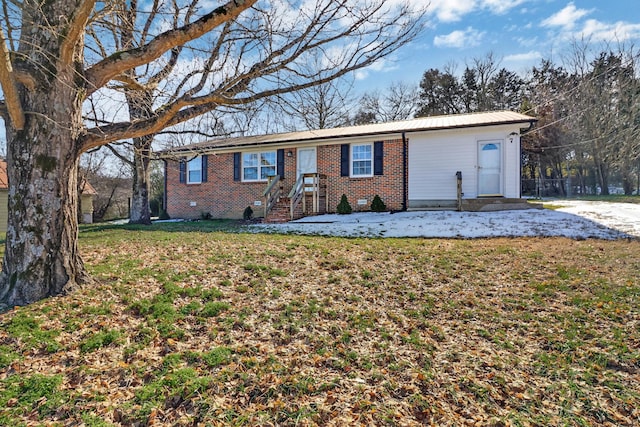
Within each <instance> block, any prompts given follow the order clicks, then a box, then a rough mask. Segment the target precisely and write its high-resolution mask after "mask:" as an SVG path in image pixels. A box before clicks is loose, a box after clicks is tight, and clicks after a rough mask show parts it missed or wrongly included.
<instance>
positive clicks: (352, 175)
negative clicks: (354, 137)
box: [349, 142, 374, 178]
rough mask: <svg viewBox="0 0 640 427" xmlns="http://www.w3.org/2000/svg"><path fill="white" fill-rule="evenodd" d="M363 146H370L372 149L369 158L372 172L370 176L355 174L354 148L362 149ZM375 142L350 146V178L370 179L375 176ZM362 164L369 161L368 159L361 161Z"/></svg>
mask: <svg viewBox="0 0 640 427" xmlns="http://www.w3.org/2000/svg"><path fill="white" fill-rule="evenodd" d="M362 146H369V147H370V153H371V157H370V158H369V162H370V170H371V172H370V173H368V174H355V173H353V162H354V160H353V147H362ZM373 157H374V154H373V142H367V143H359V144H349V177H350V178H370V177H372V176H373ZM359 161H361V162H365V161H367V160H366V159H364V160H359Z"/></svg>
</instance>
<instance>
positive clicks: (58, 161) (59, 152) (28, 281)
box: [0, 83, 87, 307]
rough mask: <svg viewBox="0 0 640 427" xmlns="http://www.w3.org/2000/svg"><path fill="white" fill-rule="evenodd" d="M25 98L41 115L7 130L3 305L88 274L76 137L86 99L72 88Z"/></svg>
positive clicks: (71, 284)
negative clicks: (81, 238)
mask: <svg viewBox="0 0 640 427" xmlns="http://www.w3.org/2000/svg"><path fill="white" fill-rule="evenodd" d="M57 86H64V85H63V84H62V83H60V84H59V85H57ZM25 98H26V99H25V100H26V101H27V102H25V104H26V108H25V110H26V111H35V112H37V113H38V114H29V115H27V121H26V125H25V128H24V130H22V131H19V132H15V131H9V132H8V133H7V142H8V147H7V148H8V150H7V154H8V158H7V174H8V178H9V205H8V208H9V212H8V214H9V221H8V228H7V238H6V250H5V254H4V261H3V265H2V274H1V276H0V304H2V305H7V306H10V307H11V306H15V305H25V304H29V303H32V302H35V301H38V300H40V299H43V298H45V297H48V296H52V295H58V294H61V293H64V292H67V291H70V290H73V289H75V288H76V287H78V285H80V284H81V283H83V282H85V281H86V280H87V276H86V274H85V271H84V266H83V263H82V260H81V258H80V254H79V252H78V245H77V237H78V215H77V211H78V194H77V181H78V159H79V152H78V150H77V148H76V147H75V144H74V142H73V141H75V140H76V138H77V132H78V130H79V129H81V117H80V114H79V112H80V105H79V103H78V104H76V103H75V102H73V101H74V98H75V97H74V96H73V94H69V93H68V89H67V88H65V87H62V88H60V87H58V88H53V89H52V90H51V91H50V93H42V92H40V93H34V94H30V95H29V96H27V97H25ZM69 98H70V99H71V101H72V102H69ZM69 112H70V113H71V114H69Z"/></svg>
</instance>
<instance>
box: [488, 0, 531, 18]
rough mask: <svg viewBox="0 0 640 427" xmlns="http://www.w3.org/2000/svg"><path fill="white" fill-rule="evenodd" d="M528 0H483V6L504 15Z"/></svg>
mask: <svg viewBox="0 0 640 427" xmlns="http://www.w3.org/2000/svg"><path fill="white" fill-rule="evenodd" d="M527 1H528V0H482V1H481V2H480V3H481V4H482V7H483V8H486V9H489V10H490V11H491V12H492V13H494V14H496V15H504V14H505V13H507V12H509V11H510V10H511V9H513V8H514V7H517V6H520V5H521V4H523V3H526V2H527Z"/></svg>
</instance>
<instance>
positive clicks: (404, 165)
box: [402, 132, 409, 211]
mask: <svg viewBox="0 0 640 427" xmlns="http://www.w3.org/2000/svg"><path fill="white" fill-rule="evenodd" d="M407 148H408V147H407V135H406V133H405V132H402V210H403V211H406V210H407V187H408V185H409V183H408V181H409V174H408V173H407V169H408V168H407V159H408V156H407V151H408V150H407Z"/></svg>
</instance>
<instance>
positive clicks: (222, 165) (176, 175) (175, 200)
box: [167, 150, 296, 219]
mask: <svg viewBox="0 0 640 427" xmlns="http://www.w3.org/2000/svg"><path fill="white" fill-rule="evenodd" d="M286 151H292V156H291V157H288V156H287V155H286V152H285V180H284V181H283V185H284V187H285V191H286V193H288V192H289V190H290V189H291V186H293V184H294V183H295V179H296V169H295V150H286ZM207 175H208V180H207V182H203V183H201V184H186V183H181V182H180V168H179V163H178V162H177V161H171V160H170V161H167V213H168V214H169V215H170V216H171V217H172V218H187V219H197V218H200V217H201V215H202V214H203V213H209V214H211V216H212V217H213V218H233V219H239V218H242V214H243V212H244V210H245V208H246V207H247V206H251V209H253V214H254V216H255V217H261V216H263V215H264V198H263V196H262V193H263V191H264V190H265V188H266V187H267V183H266V182H263V181H261V182H241V181H234V180H233V153H226V154H209V156H208V169H207ZM255 201H261V202H262V206H254V202H255ZM192 202H194V203H195V206H191V204H192Z"/></svg>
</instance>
